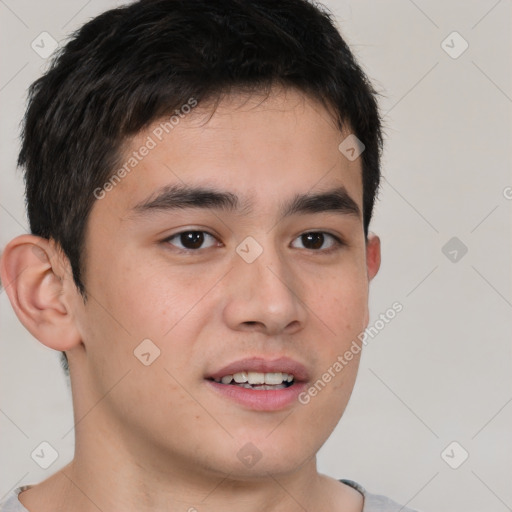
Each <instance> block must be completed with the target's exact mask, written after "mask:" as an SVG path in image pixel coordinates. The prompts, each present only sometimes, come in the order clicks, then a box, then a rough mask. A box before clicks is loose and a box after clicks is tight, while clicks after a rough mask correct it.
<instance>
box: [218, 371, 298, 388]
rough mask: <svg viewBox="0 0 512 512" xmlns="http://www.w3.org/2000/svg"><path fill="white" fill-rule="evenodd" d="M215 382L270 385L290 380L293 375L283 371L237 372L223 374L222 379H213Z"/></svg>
mask: <svg viewBox="0 0 512 512" xmlns="http://www.w3.org/2000/svg"><path fill="white" fill-rule="evenodd" d="M215 381H216V382H222V384H231V383H232V382H233V381H234V382H235V383H237V384H247V385H248V386H244V387H250V385H262V384H267V385H270V386H278V385H280V384H282V383H284V382H292V381H293V375H292V374H288V373H284V372H269V373H261V372H246V371H243V372H238V373H235V374H234V375H224V377H222V379H215Z"/></svg>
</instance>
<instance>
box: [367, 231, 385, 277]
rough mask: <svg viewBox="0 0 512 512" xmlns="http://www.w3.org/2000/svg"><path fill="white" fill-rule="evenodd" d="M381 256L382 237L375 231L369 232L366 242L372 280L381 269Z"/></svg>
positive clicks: (369, 274) (369, 275) (368, 268)
mask: <svg viewBox="0 0 512 512" xmlns="http://www.w3.org/2000/svg"><path fill="white" fill-rule="evenodd" d="M380 258H381V255H380V238H379V237H378V236H377V235H375V234H374V233H369V234H368V239H367V242H366V268H367V272H368V280H369V281H371V280H372V279H373V278H374V277H375V276H376V275H377V272H378V271H379V268H380Z"/></svg>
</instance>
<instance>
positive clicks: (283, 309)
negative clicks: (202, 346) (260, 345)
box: [223, 247, 307, 336]
mask: <svg viewBox="0 0 512 512" xmlns="http://www.w3.org/2000/svg"><path fill="white" fill-rule="evenodd" d="M233 265H234V268H233V269H232V271H231V272H229V274H228V275H229V279H230V281H229V284H228V290H227V294H228V300H227V302H226V304H225V308H224V312H223V314H224V320H225V322H226V324H227V325H228V326H229V327H230V328H231V329H233V330H238V331H254V332H261V333H263V334H266V335H268V336H275V335H279V334H293V333H294V332H297V331H299V330H301V329H302V328H303V327H304V324H305V321H306V315H307V308H306V306H305V303H304V300H303V297H302V293H303V292H304V286H301V282H300V279H299V278H298V276H296V275H295V274H294V273H293V269H292V268H291V267H290V264H289V263H287V262H286V261H285V260H284V258H282V257H281V256H280V255H279V254H278V252H277V251H276V250H275V249H274V248H271V247H265V248H264V250H263V252H262V254H261V255H260V256H258V257H257V258H256V259H255V260H254V261H252V262H251V263H248V262H247V261H245V260H244V259H243V258H242V257H239V256H238V254H237V255H235V257H234V262H233Z"/></svg>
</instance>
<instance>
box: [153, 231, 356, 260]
mask: <svg viewBox="0 0 512 512" xmlns="http://www.w3.org/2000/svg"><path fill="white" fill-rule="evenodd" d="M185 233H205V234H207V235H208V236H211V237H212V238H214V239H215V240H217V238H216V237H215V235H212V234H211V233H209V232H208V231H204V230H200V229H187V230H185V231H180V232H179V233H175V234H174V235H171V236H170V237H167V238H166V239H164V240H162V242H166V243H169V244H170V242H171V240H173V239H174V238H179V237H180V235H183V234H185ZM310 234H322V235H324V236H325V235H327V236H328V237H331V238H332V239H333V241H334V244H333V246H332V247H330V248H329V249H323V250H322V249H307V248H306V249H304V250H306V251H312V252H318V253H322V254H330V253H332V252H335V251H338V250H340V249H341V248H342V247H344V246H346V245H347V244H346V243H345V242H344V241H343V240H342V239H341V238H340V237H338V236H336V235H333V234H332V233H328V232H326V231H305V232H304V233H301V234H300V235H299V236H298V237H297V238H295V239H294V240H297V239H298V238H301V237H302V236H304V235H310ZM171 245H172V244H171ZM209 248H210V247H207V249H209ZM175 249H176V251H177V252H178V253H179V254H184V253H194V252H199V251H200V250H201V249H202V248H199V249H188V248H184V249H182V248H179V247H178V248H176V247H175Z"/></svg>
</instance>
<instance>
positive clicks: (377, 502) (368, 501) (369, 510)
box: [2, 479, 419, 512]
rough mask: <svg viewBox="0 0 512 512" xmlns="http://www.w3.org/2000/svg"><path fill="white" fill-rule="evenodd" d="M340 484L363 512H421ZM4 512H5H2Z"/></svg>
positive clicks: (356, 487) (343, 480) (354, 483)
mask: <svg viewBox="0 0 512 512" xmlns="http://www.w3.org/2000/svg"><path fill="white" fill-rule="evenodd" d="M340 482H343V483H344V484H346V485H348V486H350V487H352V488H354V489H356V490H357V491H359V492H360V493H361V494H362V495H363V497H364V506H363V510H362V512H419V511H417V510H413V509H412V508H407V507H405V506H403V505H400V504H399V503H397V502H396V501H393V500H392V499H390V498H388V497H386V496H382V495H380V494H372V493H370V492H368V491H367V490H366V489H365V488H364V487H363V486H362V485H360V484H358V483H357V482H354V481H353V480H346V479H341V480H340ZM2 512H3V511H2Z"/></svg>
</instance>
